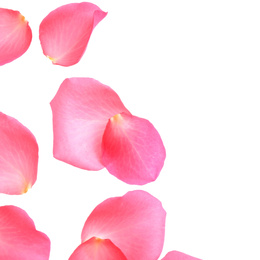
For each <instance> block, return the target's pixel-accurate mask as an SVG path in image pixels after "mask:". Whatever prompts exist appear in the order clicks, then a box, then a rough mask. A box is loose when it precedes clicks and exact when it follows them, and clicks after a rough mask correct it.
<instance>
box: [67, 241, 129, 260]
mask: <svg viewBox="0 0 260 260" xmlns="http://www.w3.org/2000/svg"><path fill="white" fill-rule="evenodd" d="M69 260H127V259H126V257H125V256H124V254H123V253H122V251H121V250H120V249H119V248H117V247H116V246H115V245H114V244H113V243H112V242H111V241H110V240H109V239H99V238H95V237H93V238H91V239H89V240H88V241H86V242H84V243H82V244H81V245H80V246H79V247H77V249H76V250H75V251H74V252H73V254H72V255H71V256H70V258H69Z"/></svg>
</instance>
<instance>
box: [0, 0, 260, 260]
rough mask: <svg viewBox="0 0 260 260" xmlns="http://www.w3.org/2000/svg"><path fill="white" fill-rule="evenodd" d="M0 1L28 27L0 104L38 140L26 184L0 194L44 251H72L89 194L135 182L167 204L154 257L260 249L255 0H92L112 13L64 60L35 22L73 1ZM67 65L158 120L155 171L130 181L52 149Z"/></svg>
mask: <svg viewBox="0 0 260 260" xmlns="http://www.w3.org/2000/svg"><path fill="white" fill-rule="evenodd" d="M0 3H1V7H4V8H9V9H14V10H19V11H20V12H21V13H22V14H23V15H24V16H25V18H26V19H27V20H28V21H29V24H30V26H31V28H32V31H33V40H32V43H31V46H30V48H29V50H28V51H27V52H26V53H25V54H24V55H23V56H22V57H20V58H19V59H17V60H15V61H13V62H12V63H9V64H6V65H4V66H1V67H0V111H2V112H3V113H5V114H7V115H10V116H12V117H15V118H16V119H17V120H19V121H20V122H21V123H22V124H24V125H25V126H26V127H27V128H29V129H30V130H31V131H32V132H33V134H34V135H35V137H36V139H37V141H38V144H39V149H40V151H39V170H38V180H37V182H36V183H35V185H34V186H33V188H32V189H31V190H29V191H28V193H27V194H24V195H21V196H7V195H4V194H0V205H6V204H7V205H8V204H13V205H17V206H19V207H21V208H23V209H24V210H26V211H27V213H28V214H29V216H30V217H31V218H32V219H33V220H34V222H35V224H36V227H37V229H38V230H40V231H42V232H44V233H46V234H47V235H48V236H49V238H50V240H51V243H52V244H51V257H50V260H63V259H68V258H69V256H70V255H71V253H72V252H73V250H74V249H75V248H76V247H77V246H78V245H79V244H80V234H81V230H82V227H83V224H84V222H85V220H86V219H87V217H88V215H89V214H90V212H91V211H92V210H93V209H94V207H95V206H96V205H98V204H99V203H100V202H102V201H103V200H105V199H106V198H109V197H112V196H121V195H123V194H125V193H126V192H127V191H129V190H135V189H143V190H146V191H148V192H150V193H151V194H152V195H154V196H155V197H157V198H158V199H160V200H161V202H162V203H163V206H164V208H165V210H166V211H167V222H166V234H165V245H164V249H163V252H162V255H161V258H162V257H163V256H164V255H165V254H166V253H167V252H168V251H171V250H179V251H182V252H185V253H187V254H190V255H193V256H196V257H198V258H202V259H204V260H220V259H221V260H231V259H235V260H245V259H260V250H259V244H260V224H259V221H260V212H259V200H260V190H259V186H260V185H259V182H260V180H259V177H258V176H259V174H260V163H259V162H260V160H259V157H260V137H259V136H260V123H259V115H260V102H259V98H260V91H259V83H260V77H259V70H260V65H259V64H260V51H259V50H260V16H259V13H260V4H259V1H250V0H244V1H240V0H237V1H231V0H219V1H206V0H204V1H202V0H197V1H194V0H182V1H181V0H180V1H174V0H172V1H170V0H165V1H152V0H150V1H144V0H143V1H142V0H139V1H138V0H132V1H122V0H121V1H120V0H106V1H104V0H95V1H94V2H93V3H95V4H97V5H98V6H99V7H100V8H101V9H102V10H104V11H107V12H108V15H107V17H105V18H104V20H103V21H101V22H100V23H99V24H98V25H97V27H96V28H95V29H94V31H93V34H92V36H91V38H90V41H89V44H88V47H87V50H86V52H85V54H84V56H83V58H82V59H81V61H80V62H79V63H78V64H76V65H74V66H72V67H68V68H66V67H61V66H55V65H52V63H51V62H50V61H49V60H48V59H47V58H46V57H45V56H44V55H43V54H42V50H41V46H40V43H39V37H38V28H39V24H40V22H41V21H42V19H43V18H44V17H45V16H46V15H47V14H48V13H49V12H50V11H52V10H53V9H55V8H57V7H59V6H61V5H63V4H67V3H70V1H65V0H60V1H58V0H44V1H35V0H16V1H15V0H5V1H1V2H0ZM67 77H92V78H95V79H97V80H99V81H100V82H102V83H104V84H106V85H108V86H110V87H112V88H113V89H114V90H115V91H116V92H117V93H118V95H119V96H120V98H121V99H122V101H123V102H124V104H125V106H126V107H127V108H128V109H129V110H130V111H131V113H132V114H134V115H136V116H139V117H144V118H146V119H148V120H149V121H150V122H152V123H153V124H154V126H155V127H156V128H157V130H158V131H159V133H160V135H161V137H162V139H163V142H164V144H165V147H166V152H167V158H166V161H165V166H164V168H163V170H162V171H161V174H160V176H159V178H158V179H157V180H156V181H155V182H154V183H150V184H148V185H144V186H140V187H139V186H131V185H127V184H125V183H123V182H121V181H119V180H117V179H116V178H115V177H113V176H112V175H110V174H109V173H108V172H107V170H105V169H104V170H102V171H98V172H88V171H84V170H81V169H78V168H75V167H72V166H70V165H68V164H65V163H63V162H60V161H58V160H56V159H54V158H53V157H52V114H51V109H50V105H49V102H50V101H51V100H52V98H53V97H54V95H55V94H56V92H57V90H58V88H59V86H60V84H61V83H62V81H63V80H64V79H65V78H67ZM147 239H149V238H147ZM138 260H139V259H138ZM144 260H145V259H144Z"/></svg>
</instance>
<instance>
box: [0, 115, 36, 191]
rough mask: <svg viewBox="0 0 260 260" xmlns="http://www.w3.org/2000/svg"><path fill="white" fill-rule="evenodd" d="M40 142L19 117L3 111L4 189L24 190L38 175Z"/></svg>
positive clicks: (0, 156)
mask: <svg viewBox="0 0 260 260" xmlns="http://www.w3.org/2000/svg"><path fill="white" fill-rule="evenodd" d="M37 168H38V145H37V142H36V140H35V137H34V136H33V134H32V133H31V132H30V131H29V130H28V129H27V128H26V127H24V126H23V125H22V124H21V123H19V122H18V121H17V120H16V119H14V118H12V117H10V116H7V115H5V114H3V113H0V192H2V193H7V194H22V193H25V192H27V190H28V189H29V188H31V187H32V186H33V184H34V183H35V181H36V178H37Z"/></svg>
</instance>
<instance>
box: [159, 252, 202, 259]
mask: <svg viewBox="0 0 260 260" xmlns="http://www.w3.org/2000/svg"><path fill="white" fill-rule="evenodd" d="M162 260H201V259H199V258H195V257H193V256H189V255H186V254H184V253H181V252H178V251H171V252H169V253H168V254H167V255H166V256H165V257H164V258H162Z"/></svg>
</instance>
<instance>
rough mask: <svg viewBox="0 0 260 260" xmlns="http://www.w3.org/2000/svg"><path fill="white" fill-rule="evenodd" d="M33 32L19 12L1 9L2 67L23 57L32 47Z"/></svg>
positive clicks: (0, 57)
mask: <svg viewBox="0 0 260 260" xmlns="http://www.w3.org/2000/svg"><path fill="white" fill-rule="evenodd" d="M31 40H32V31H31V28H30V27H29V25H28V22H27V21H26V20H25V18H24V17H23V16H22V15H21V14H20V13H19V12H18V11H13V10H9V9H4V8H0V66H1V65H4V64H6V63H8V62H11V61H13V60H15V59H17V58H19V57H20V56H21V55H23V54H24V53H25V52H26V51H27V49H28V48H29V46H30V43H31Z"/></svg>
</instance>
